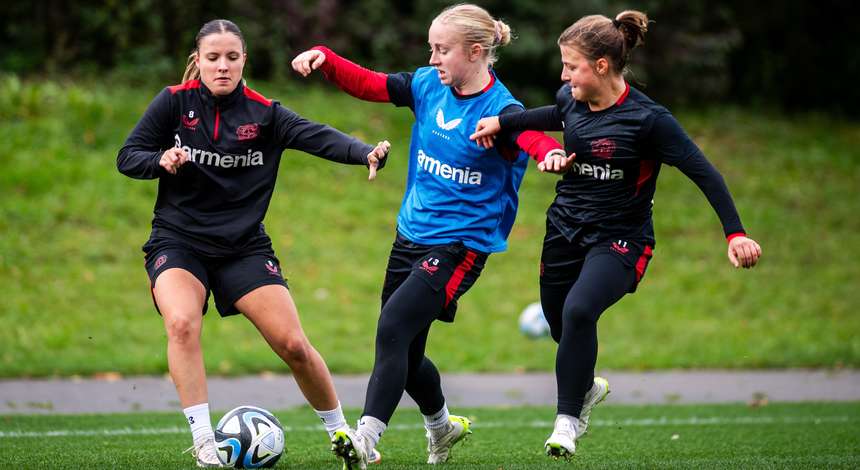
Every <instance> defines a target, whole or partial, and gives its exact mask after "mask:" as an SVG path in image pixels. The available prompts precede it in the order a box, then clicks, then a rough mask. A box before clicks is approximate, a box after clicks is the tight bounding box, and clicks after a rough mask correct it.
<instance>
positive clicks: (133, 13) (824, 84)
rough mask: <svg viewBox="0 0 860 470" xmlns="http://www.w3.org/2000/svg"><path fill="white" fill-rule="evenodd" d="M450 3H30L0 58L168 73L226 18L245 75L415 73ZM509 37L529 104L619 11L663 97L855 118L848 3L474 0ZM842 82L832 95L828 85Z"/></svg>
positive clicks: (162, 77) (0, 29) (167, 76)
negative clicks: (570, 32)
mask: <svg viewBox="0 0 860 470" xmlns="http://www.w3.org/2000/svg"><path fill="white" fill-rule="evenodd" d="M450 3H452V2H450V1H439V0H432V1H422V2H398V1H396V0H362V1H355V0H352V1H350V0H319V1H310V0H267V1H249V0H245V1H238V0H214V1H203V0H167V1H155V0H126V1H118V0H107V1H101V2H99V1H93V0H87V1H77V2H66V1H62V0H33V1H30V2H12V3H10V4H9V5H5V6H4V8H3V9H2V10H0V40H2V42H3V44H4V47H3V48H2V49H0V67H2V68H3V70H4V71H6V72H8V73H13V74H18V75H23V76H41V75H45V74H46V75H48V76H52V77H60V78H67V77H69V76H87V75H98V76H102V75H103V74H104V73H106V72H107V73H110V74H111V75H112V77H113V78H115V79H119V80H121V81H127V82H131V83H139V82H152V81H158V82H165V81H166V82H170V81H177V80H178V79H179V77H177V76H176V70H180V69H181V66H182V65H183V64H184V61H185V58H186V57H187V55H188V53H189V52H190V49H191V47H192V45H193V36H194V34H195V31H194V28H193V27H191V26H190V25H198V24H201V23H203V22H205V21H208V20H211V19H214V18H219V17H226V18H230V19H232V20H234V21H235V22H236V23H237V24H239V26H240V27H241V28H242V29H243V32H244V33H245V36H246V37H247V38H248V42H249V44H251V49H250V50H249V55H250V59H249V64H248V67H249V76H250V77H253V78H255V79H272V80H280V79H284V78H285V77H291V76H292V73H291V72H290V71H289V70H288V64H289V59H290V58H291V57H292V56H293V55H294V53H296V52H298V51H302V50H305V49H307V48H309V47H311V46H313V45H315V44H318V43H322V42H325V43H326V44H328V45H330V46H331V47H332V48H333V49H335V50H337V51H339V52H342V53H344V54H345V55H347V56H349V57H352V58H354V59H355V60H357V61H359V62H361V63H365V64H368V65H372V66H373V67H374V68H376V69H379V70H399V69H410V70H411V69H412V68H414V67H415V66H416V65H420V64H421V63H423V62H424V61H425V60H426V58H427V56H428V54H427V45H426V41H427V38H426V29H427V24H428V22H429V21H430V20H431V19H432V18H433V17H434V16H435V14H437V13H438V12H439V11H440V10H441V9H442V8H444V7H445V6H447V5H449V4H450ZM479 3H480V4H481V5H482V6H485V7H487V8H489V9H490V10H492V11H493V12H497V14H498V15H499V16H500V17H501V18H502V19H504V20H506V21H507V22H508V23H509V24H511V26H512V27H513V29H514V33H515V35H516V36H518V39H517V40H516V41H515V42H514V43H513V44H512V45H511V46H510V47H509V48H506V50H505V51H504V52H503V54H504V55H505V60H503V61H501V65H500V70H501V72H502V73H504V75H505V77H507V80H506V82H507V83H508V85H509V86H510V88H511V89H512V90H513V91H514V92H515V93H516V94H517V95H519V96H523V97H524V98H525V101H526V102H527V104H528V103H539V102H546V101H547V100H549V99H552V97H553V96H554V91H555V90H556V89H557V88H558V86H559V84H560V80H559V78H558V75H559V69H560V66H559V57H558V48H557V46H556V39H557V37H558V34H559V33H560V32H561V31H562V30H563V29H564V28H565V27H567V26H568V25H569V24H571V23H572V22H573V21H575V20H576V19H577V18H579V17H581V16H583V15H587V14H594V13H601V14H613V13H616V12H619V11H621V10H623V9H627V8H636V9H639V10H643V11H646V12H647V13H648V15H649V17H651V18H653V19H655V21H656V22H655V23H654V24H653V25H652V27H651V31H649V34H648V42H649V43H650V44H652V45H653V47H645V48H643V49H642V50H640V51H637V53H636V54H635V55H634V60H633V62H632V64H631V67H630V68H631V71H632V72H633V73H632V75H630V78H631V81H633V82H634V83H636V84H637V85H639V86H640V87H643V88H644V89H645V90H646V92H647V93H648V94H649V95H651V96H653V97H654V98H655V99H657V100H658V101H661V102H665V103H670V104H676V105H677V104H682V105H692V106H699V105H706V104H712V103H718V102H719V103H722V102H726V101H730V102H737V103H743V104H749V103H755V104H761V105H764V106H767V107H777V108H781V109H784V110H809V109H817V110H823V111H827V112H837V113H843V114H846V115H852V116H855V117H856V116H860V110H858V108H857V107H856V106H854V105H853V103H857V102H860V91H857V88H856V87H853V86H851V85H850V84H847V83H845V82H846V80H850V79H851V78H853V77H856V76H857V74H858V73H860V50H858V48H856V47H853V46H854V45H853V41H851V39H852V38H853V37H852V36H854V35H856V33H857V28H856V25H854V24H852V23H851V22H852V21H854V18H858V17H860V15H858V13H860V12H858V11H857V7H855V6H854V4H853V3H852V2H848V1H840V0H821V1H818V2H808V1H802V0H790V1H775V0H765V1H764V2H749V1H743V0H728V1H725V2H708V1H705V0H647V1H630V2H621V1H613V0H583V1H578V2H567V1H560V0H518V1H516V2H504V1H495V0H493V1H485V2H479ZM834 90H838V92H834Z"/></svg>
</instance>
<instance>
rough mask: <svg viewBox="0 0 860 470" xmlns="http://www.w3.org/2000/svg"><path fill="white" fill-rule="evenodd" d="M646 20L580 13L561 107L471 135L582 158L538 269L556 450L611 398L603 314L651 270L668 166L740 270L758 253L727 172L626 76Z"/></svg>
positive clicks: (566, 181) (485, 125) (560, 201)
mask: <svg viewBox="0 0 860 470" xmlns="http://www.w3.org/2000/svg"><path fill="white" fill-rule="evenodd" d="M647 26H648V18H647V17H646V16H645V14H644V13H641V12H638V11H625V12H622V13H620V14H619V15H618V16H617V17H616V18H615V19H609V18H607V17H605V16H599V15H594V16H586V17H584V18H582V19H580V20H579V21H577V22H576V23H574V24H573V25H572V26H570V27H569V28H567V29H566V30H565V31H564V32H563V33H562V34H561V37H559V40H558V44H559V47H560V49H561V61H562V65H563V67H562V73H561V79H562V80H563V81H564V82H565V85H564V86H562V87H561V89H560V90H559V92H558V94H557V95H556V105H555V106H546V107H542V108H537V109H534V110H529V111H525V112H523V113H511V114H505V115H502V116H498V117H491V118H487V119H482V120H481V121H480V122H479V123H478V125H477V127H476V132H475V133H474V134H473V135H472V136H471V137H472V138H473V139H477V140H478V141H479V142H480V143H481V144H482V145H485V146H492V138H491V136H492V135H493V134H495V133H496V132H499V131H506V132H510V131H511V130H516V129H542V130H559V131H560V130H563V131H564V145H565V149H566V151H567V152H570V153H576V155H577V157H576V161H575V162H574V164H573V166H572V168H571V169H570V171H568V172H567V173H566V174H565V175H564V177H563V178H562V179H561V181H559V182H558V185H557V186H556V191H557V195H556V198H555V200H554V201H553V203H552V204H551V205H550V207H549V210H548V211H547V232H546V237H545V238H544V244H543V253H542V255H541V265H540V268H541V269H540V289H541V304H542V306H543V310H544V313H545V314H546V317H547V320H548V321H549V324H550V327H551V331H552V337H553V339H554V340H555V341H556V342H558V343H559V346H558V353H557V356H556V377H557V380H558V416H557V418H556V421H555V429H554V430H553V433H552V435H551V436H550V437H549V439H548V440H547V441H546V444H545V449H546V452H547V453H548V454H549V455H552V456H555V457H559V456H563V457H570V456H571V455H572V454H573V452H574V450H575V445H574V444H575V441H576V439H577V437H579V436H581V435H583V434H584V433H585V431H586V428H587V426H588V418H589V415H590V413H591V410H592V408H593V407H594V406H595V405H596V404H597V403H599V402H600V401H601V400H603V399H604V398H605V397H606V395H607V393H609V384H608V383H607V382H606V380H605V379H603V378H600V377H594V366H595V363H596V361H597V320H598V318H600V315H601V314H602V313H603V311H604V310H606V309H607V308H609V307H610V306H611V305H612V304H614V303H615V302H617V301H618V300H619V299H620V298H621V297H623V296H624V295H625V294H626V293H628V292H634V291H635V289H636V285H637V284H638V283H639V281H640V280H641V279H642V276H643V275H644V274H645V268H646V267H647V265H648V261H649V260H650V258H651V254H652V250H653V248H654V228H653V224H652V219H651V205H652V198H653V197H654V190H655V188H656V182H657V174H658V173H659V171H660V165H661V164H662V163H667V164H669V165H673V166H676V167H678V168H679V169H680V170H681V171H682V172H683V173H684V174H685V175H687V177H689V178H690V179H692V180H693V181H694V182H695V183H696V184H697V185H698V186H699V188H700V189H701V190H702V192H703V193H704V194H705V196H706V197H707V198H708V201H709V202H710V203H711V205H712V206H713V208H714V209H715V210H716V212H717V215H718V216H719V218H720V221H721V222H722V225H723V230H724V231H725V234H726V239H727V240H728V257H729V261H730V262H731V263H732V264H733V265H734V266H735V267H739V266H742V267H744V268H751V267H753V266H754V265H755V264H756V261H758V258H759V256H761V248H760V247H759V245H758V244H757V243H756V242H755V241H753V240H752V239H750V238H747V237H746V234H745V231H744V228H743V226H742V225H741V221H740V217H739V216H738V213H737V211H736V210H735V206H734V202H733V201H732V197H731V195H730V194H729V191H728V189H727V188H726V185H725V182H724V181H723V178H722V176H721V175H720V173H719V172H718V171H717V170H716V169H715V168H714V167H713V166H712V165H711V164H710V163H709V162H708V160H707V159H705V156H704V155H703V154H702V152H701V151H700V150H699V148H698V147H697V146H696V144H694V143H693V142H692V141H691V140H690V138H689V137H688V136H687V135H686V134H685V133H684V131H683V130H682V129H681V126H680V125H679V124H678V122H677V121H676V120H675V118H674V117H673V116H672V115H671V114H670V113H669V111H667V110H666V108H664V107H662V106H660V105H658V104H657V103H655V102H653V101H652V100H651V99H650V98H648V97H647V96H645V95H644V94H643V93H641V92H640V91H638V90H636V89H635V88H631V87H630V85H628V84H627V82H626V81H625V80H624V76H623V71H624V68H625V66H626V65H627V61H628V58H629V56H630V52H631V51H632V50H633V48H635V47H636V46H638V45H639V44H640V43H641V42H642V39H643V37H644V35H645V32H646V31H647Z"/></svg>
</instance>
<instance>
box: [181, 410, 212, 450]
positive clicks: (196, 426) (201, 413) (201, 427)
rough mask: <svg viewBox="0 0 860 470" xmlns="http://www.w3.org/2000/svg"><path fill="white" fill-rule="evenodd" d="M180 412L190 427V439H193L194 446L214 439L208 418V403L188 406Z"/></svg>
mask: <svg viewBox="0 0 860 470" xmlns="http://www.w3.org/2000/svg"><path fill="white" fill-rule="evenodd" d="M182 412H183V413H185V418H186V419H187V420H188V425H189V426H191V437H192V438H193V439H194V445H197V444H199V443H201V442H204V441H205V440H206V439H214V437H215V434H214V433H213V432H212V421H211V419H210V418H209V403H201V404H199V405H194V406H189V407H188V408H185V409H184V410H182Z"/></svg>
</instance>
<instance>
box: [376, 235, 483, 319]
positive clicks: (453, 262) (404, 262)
mask: <svg viewBox="0 0 860 470" xmlns="http://www.w3.org/2000/svg"><path fill="white" fill-rule="evenodd" d="M487 256H488V255H487V254H486V253H481V252H478V251H475V250H470V249H469V248H467V247H466V246H465V245H463V243H460V242H457V243H453V244H450V245H419V244H417V243H413V242H411V241H409V240H407V239H406V238H404V237H403V236H401V235H400V234H399V233H398V234H397V238H395V240H394V244H393V246H392V247H391V256H390V257H389V259H388V269H387V270H386V272H385V284H384V285H383V287H382V305H383V306H384V305H385V304H386V303H387V302H388V299H389V298H390V297H391V294H393V293H394V291H395V290H397V289H398V288H399V287H400V286H401V284H403V281H405V280H406V278H408V277H409V276H410V275H413V276H415V277H417V278H420V279H421V280H423V281H424V282H426V283H427V284H428V285H429V286H430V287H431V288H432V289H433V291H434V292H439V291H441V290H443V289H444V291H445V301H444V305H443V306H442V311H441V312H439V317H438V318H437V320H441V321H445V322H453V321H454V315H455V314H456V312H457V299H459V298H460V296H461V295H463V294H464V293H466V291H467V290H469V288H470V287H472V285H473V284H475V281H476V280H477V279H478V276H480V275H481V271H482V270H483V269H484V263H486V261H487Z"/></svg>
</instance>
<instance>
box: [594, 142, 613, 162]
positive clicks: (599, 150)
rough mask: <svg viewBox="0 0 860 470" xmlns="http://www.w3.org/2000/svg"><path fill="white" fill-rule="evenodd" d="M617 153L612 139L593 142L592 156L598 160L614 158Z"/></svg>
mask: <svg viewBox="0 0 860 470" xmlns="http://www.w3.org/2000/svg"><path fill="white" fill-rule="evenodd" d="M614 153H615V142H613V141H612V139H598V140H592V141H591V154H592V155H594V156H595V157H598V158H606V159H609V158H612V155H613V154H614Z"/></svg>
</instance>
